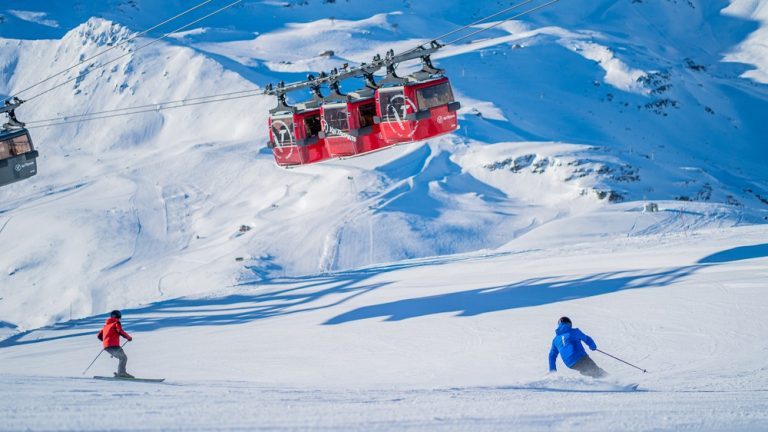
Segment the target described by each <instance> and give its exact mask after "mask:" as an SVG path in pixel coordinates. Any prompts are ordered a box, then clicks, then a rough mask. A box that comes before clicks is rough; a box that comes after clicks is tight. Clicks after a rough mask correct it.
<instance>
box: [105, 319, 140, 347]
mask: <svg viewBox="0 0 768 432" xmlns="http://www.w3.org/2000/svg"><path fill="white" fill-rule="evenodd" d="M120 336H122V337H124V338H126V339H128V340H131V339H133V338H132V337H131V336H130V335H129V334H128V333H126V332H124V331H123V326H121V325H120V320H119V319H117V318H109V319H107V323H106V324H104V327H103V328H102V329H101V331H99V335H98V336H97V337H98V338H99V340H101V341H104V348H109V347H119V346H120Z"/></svg>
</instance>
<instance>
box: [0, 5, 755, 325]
mask: <svg viewBox="0 0 768 432" xmlns="http://www.w3.org/2000/svg"><path fill="white" fill-rule="evenodd" d="M67 3H69V4H67ZM747 3H750V2H745V1H740V2H733V3H732V4H729V3H728V2H672V1H664V2H637V1H635V2H629V1H627V2H609V1H601V2H589V3H588V4H585V3H584V2H573V1H570V2H569V1H564V2H560V3H559V4H556V5H554V6H552V7H551V8H549V9H546V10H544V11H541V12H539V13H534V14H531V15H530V16H527V17H525V20H524V21H511V22H508V23H504V24H503V25H501V26H499V27H498V28H495V29H492V30H490V31H488V32H485V33H482V34H480V35H478V36H477V37H475V38H472V39H469V42H470V43H467V44H456V45H452V46H449V47H448V48H446V49H445V51H444V52H441V53H439V55H437V56H436V58H437V59H438V64H439V65H440V66H441V67H443V68H445V69H446V70H447V71H448V74H449V76H450V77H451V78H452V80H453V84H454V87H455V90H456V93H457V94H458V95H459V98H460V100H461V101H462V103H463V106H464V108H463V110H462V123H461V130H460V131H459V132H458V133H457V134H455V135H453V136H449V137H447V138H443V139H438V140H433V141H431V142H428V143H425V144H416V145H410V146H406V147H402V148H400V149H397V150H393V151H389V152H385V153H383V154H380V155H376V156H370V157H365V158H359V159H355V160H351V161H343V162H331V163H327V164H323V165H319V166H315V167H307V168H302V169H298V170H292V171H285V170H282V169H278V168H277V167H275V166H274V164H273V162H272V160H271V156H270V154H269V151H268V150H267V149H266V148H265V141H266V115H267V110H268V109H269V108H270V107H271V105H272V103H273V101H271V100H270V99H269V98H268V97H264V96H260V97H253V98H248V99H239V100H233V101H229V102H226V103H220V104H211V105H198V106H190V107H184V108H178V109H174V110H169V111H162V112H152V113H148V114H140V115H134V116H126V117H115V118H109V119H103V120H98V121H92V122H83V123H77V124H74V125H66V126H60V127H48V128H37V129H34V128H33V129H32V133H33V137H34V139H35V141H36V143H37V146H38V148H39V149H40V151H41V154H42V157H41V158H40V160H39V164H40V174H39V175H38V176H37V177H35V178H34V179H32V180H30V181H28V182H25V183H22V184H17V185H14V186H13V187H9V188H4V190H3V191H0V203H1V204H0V205H1V206H2V208H0V211H2V213H1V215H0V217H2V226H3V231H2V236H3V239H4V241H6V242H7V243H9V244H14V245H15V246H14V247H13V248H10V249H6V250H4V251H3V252H1V253H0V254H2V255H0V257H1V261H2V267H3V269H4V270H5V271H3V272H2V273H0V278H1V279H2V283H1V284H0V290H1V292H0V296H2V297H3V298H4V301H3V303H2V305H0V311H1V312H2V314H1V315H2V316H3V318H4V319H5V320H6V321H9V322H12V323H16V324H20V325H23V326H24V327H25V328H26V327H29V326H32V327H34V326H38V325H42V324H46V323H50V322H52V321H58V320H61V319H64V318H69V317H70V312H71V314H72V316H73V317H76V316H85V315H89V314H92V313H96V312H102V311H105V310H107V309H109V308H110V307H111V306H113V305H121V306H127V305H137V304H141V303H143V302H147V301H153V300H158V299H161V298H167V297H172V296H177V295H183V294H192V293H202V292H207V291H209V290H211V289H213V288H215V287H219V286H227V285H232V284H236V283H239V282H242V281H248V280H252V279H254V278H262V277H265V276H269V275H273V276H274V275H278V276H285V275H299V274H311V273H316V272H323V271H331V270H337V269H345V268H354V267H359V266H361V265H371V264H375V263H381V262H389V261H396V260H399V259H403V258H414V257H423V256H432V255H443V254H451V253H460V252H467V251H472V250H479V249H484V248H495V247H498V246H500V245H502V244H504V243H507V242H509V241H511V240H513V239H515V238H516V237H519V236H520V235H523V234H526V233H531V232H532V231H534V232H535V231H536V230H537V229H538V228H539V227H541V226H544V225H546V224H548V223H551V222H553V221H557V220H563V219H568V218H571V217H573V216H578V215H581V214H585V213H586V214H589V213H590V212H592V211H596V210H599V209H605V208H606V206H610V204H611V203H618V202H624V203H633V202H634V203H636V204H634V205H631V206H629V207H626V208H632V209H635V208H638V207H640V206H642V202H641V201H644V200H654V201H661V202H662V208H663V209H669V210H670V211H672V210H674V211H675V213H669V212H666V213H665V212H662V213H661V215H660V216H659V218H661V220H664V219H665V217H667V216H668V217H671V218H673V219H674V218H676V217H677V215H678V214H679V212H680V211H683V212H685V211H686V209H692V208H694V207H695V208H696V210H694V212H695V213H696V215H695V216H692V221H691V222H690V224H693V225H695V226H702V227H703V226H711V225H712V224H715V225H716V226H722V225H734V224H739V223H755V222H761V221H762V219H764V218H765V215H766V214H768V212H767V210H768V204H766V201H767V200H768V187H766V171H765V170H764V163H765V161H766V160H768V158H766V156H767V155H768V153H767V152H768V150H767V149H766V146H765V144H764V141H765V139H764V137H766V136H768V126H766V124H765V122H764V121H763V118H762V117H763V116H762V113H764V112H765V108H766V98H767V97H768V93H767V92H766V89H767V87H766V86H765V83H764V82H763V81H764V80H763V77H764V75H762V74H763V73H764V71H765V70H766V68H768V66H766V64H765V57H764V56H762V55H761V52H760V51H759V50H760V49H761V48H760V44H759V43H757V42H755V40H754V39H755V37H754V35H755V33H758V34H759V33H760V32H761V31H763V30H761V29H762V27H759V26H758V23H759V22H760V21H755V20H759V19H763V18H765V12H764V7H762V6H761V5H760V3H759V2H752V3H753V4H751V6H752V7H750V4H747ZM32 6H33V4H30V5H29V7H28V9H30V10H24V11H22V10H17V9H8V10H6V11H5V12H3V17H4V18H3V24H2V25H0V34H1V35H2V36H3V37H4V38H5V39H3V40H2V42H1V45H0V47H1V48H0V49H1V50H2V51H1V53H2V54H1V55H0V59H1V60H0V61H2V62H3V67H2V74H3V75H2V76H3V79H2V80H0V86H2V87H1V88H0V92H1V93H3V94H14V93H15V92H17V91H18V90H20V89H24V88H26V87H27V86H29V85H30V84H33V83H35V82H38V81H39V80H41V79H43V78H45V77H47V76H48V75H50V74H51V73H54V72H58V71H59V70H62V69H65V68H66V67H68V66H70V65H72V64H74V63H76V62H77V61H79V60H81V59H83V58H87V57H90V56H92V55H93V54H95V53H97V52H99V51H101V50H103V49H105V48H106V47H109V46H111V45H110V44H115V43H118V42H119V41H122V40H125V39H126V38H128V37H130V35H131V34H132V33H131V32H132V31H134V32H135V31H139V30H141V29H143V28H148V27H149V26H151V25H153V24H154V23H156V22H157V21H158V17H166V16H171V15H173V13H175V12H177V11H179V10H181V9H183V7H182V5H181V3H180V2H172V1H169V2H158V1H153V2H148V1H146V2H145V1H121V2H107V3H106V4H105V3H104V2H96V1H90V2H89V1H72V2H60V3H59V4H58V5H57V6H50V5H46V6H45V7H44V6H43V5H42V4H41V5H40V7H38V8H37V9H35V8H33V7H32ZM500 6H503V5H501V4H495V3H494V4H485V3H481V4H469V3H466V2H458V1H456V2H434V1H424V2H407V1H406V2H397V1H395V2H382V3H380V4H378V3H377V4H370V3H368V2H356V1H345V2H335V3H334V2H320V1H315V2H312V1H306V2H282V3H281V2H266V3H265V2H243V3H242V4H240V5H238V6H236V7H235V8H232V9H231V10H229V11H225V12H224V13H222V14H219V15H217V16H215V17H212V18H210V19H208V20H205V21H203V22H202V23H201V24H200V25H201V26H194V27H192V28H188V29H185V30H184V31H181V32H179V33H176V34H174V35H173V37H172V38H169V39H166V40H165V41H163V42H160V43H157V44H153V45H151V46H149V47H148V48H145V49H142V50H140V51H138V52H136V53H131V52H129V51H130V50H132V49H135V48H136V47H140V46H142V45H143V44H145V43H146V42H148V41H150V40H151V39H147V38H148V37H150V36H149V35H148V36H147V38H140V39H137V40H135V41H132V42H131V43H129V44H128V45H123V46H118V47H117V49H115V50H113V51H114V53H109V54H107V55H105V56H103V57H99V58H97V59H96V60H95V62H97V63H98V62H108V61H110V59H112V58H115V57H117V56H122V55H124V54H126V53H127V54H128V55H126V56H125V57H124V58H121V59H119V60H117V61H115V62H113V63H110V64H109V65H107V67H105V68H102V69H98V70H96V71H95V72H94V73H92V74H90V75H88V76H86V77H84V78H82V79H78V80H75V81H74V82H73V83H70V84H68V85H65V86H63V87H61V88H58V89H55V90H54V91H52V92H50V93H47V94H45V95H43V96H42V97H40V98H37V99H34V100H32V101H30V102H29V103H28V104H26V105H24V106H23V107H22V108H21V109H20V110H19V115H20V116H21V118H22V119H24V120H27V121H37V120H44V119H48V118H56V117H60V116H66V115H75V114H80V113H87V112H94V111H102V110H108V109H114V108H122V107H131V106H137V105H146V104H152V103H158V102H163V101H168V100H177V99H185V98H191V97H197V96H206V95H211V94H218V93H226V92H231V91H238V90H243V89H249V88H256V87H260V86H263V85H265V84H266V83H268V82H275V81H277V80H278V79H285V80H296V79H301V78H302V77H303V74H305V73H307V72H316V71H318V70H321V69H325V70H327V69H329V68H331V67H333V66H339V65H340V64H341V63H344V62H350V63H353V64H354V63H357V62H362V61H367V60H368V59H370V58H371V57H372V56H373V55H374V54H375V53H382V52H384V51H385V50H386V49H388V48H394V49H396V50H400V49H404V48H406V47H410V46H413V45H415V44H416V43H419V42H421V41H423V40H425V39H428V38H431V37H434V36H435V35H438V34H442V33H444V32H446V31H448V30H451V29H454V28H456V27H457V26H459V25H462V24H465V23H467V21H470V20H472V19H476V18H478V17H481V16H484V15H487V14H489V13H491V12H493V11H494V10H497V9H498V8H499V7H500ZM211 7H213V5H211ZM33 9H34V10H33ZM204 12H209V11H208V10H203V11H200V12H199V14H200V15H202V14H203V13H204ZM185 18H187V17H185ZM193 18H196V16H190V17H189V18H188V19H187V21H186V22H189V21H191V20H192V19H193ZM184 22H185V21H184V20H179V22H178V23H176V22H174V23H171V24H168V25H167V26H165V27H163V28H161V29H158V30H156V31H155V33H156V34H153V35H152V36H157V35H160V34H162V31H169V30H172V29H174V28H179V27H181V26H182V24H184ZM758 39H759V38H758ZM329 50H330V51H333V53H334V55H333V56H331V57H330V58H329V57H328V56H319V54H320V53H322V52H326V51H329ZM736 60H738V61H739V63H735V61H736ZM81 69H82V67H81V68H77V69H75V70H73V71H71V72H69V73H68V74H66V75H65V77H67V78H69V77H74V76H76V75H77V74H78V73H79V72H80V70H81ZM53 82H56V80H53ZM46 85H48V84H46ZM46 85H43V86H41V88H40V90H43V89H45V88H46ZM353 85H354V83H351V84H348V86H353ZM347 89H348V90H349V88H347ZM37 91H38V89H33V90H31V91H30V92H28V93H27V95H31V94H35V92H37ZM22 96H25V95H24V94H23V95H22ZM33 125H34V124H33ZM675 200H676V201H675ZM694 201H695V202H702V203H710V204H712V205H707V206H693V205H692V204H690V203H691V202H694ZM622 209H625V208H622ZM623 211H624V210H618V209H617V213H622V212H623ZM652 225H653V228H652V229H651V230H650V231H653V232H658V231H664V230H667V229H672V230H676V229H677V228H678V227H677V226H675V225H672V228H669V227H670V226H669V225H667V224H664V223H658V221H655V222H654V223H653V224H652ZM241 227H242V231H241ZM630 227H631V224H630V225H628V226H622V227H621V228H618V230H619V231H623V230H629V228H630ZM246 230H247V231H246ZM572 230H575V231H578V230H580V227H579V226H578V224H577V225H574V226H573V227H572ZM638 232H645V231H642V230H641V231H638ZM201 264H204V265H201ZM29 287H34V289H32V288H29ZM41 293H45V295H46V296H48V297H51V298H56V301H51V302H45V303H39V302H32V303H30V301H31V299H34V298H36V297H37V296H39V295H40V294H41ZM20 305H28V307H29V308H31V309H27V310H24V312H21V309H20V308H19V306H20Z"/></svg>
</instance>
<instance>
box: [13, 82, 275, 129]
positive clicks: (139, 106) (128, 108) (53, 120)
mask: <svg viewBox="0 0 768 432" xmlns="http://www.w3.org/2000/svg"><path fill="white" fill-rule="evenodd" d="M257 91H258V92H261V93H259V94H256V95H253V96H258V95H261V94H264V93H263V91H262V90H260V89H251V90H241V91H236V92H229V93H220V94H215V95H209V96H200V97H195V98H189V99H177V100H172V101H165V102H157V103H153V104H146V105H138V106H132V107H124V108H115V109H111V110H105V111H96V112H91V113H83V114H76V115H69V116H62V117H53V118H49V119H44V120H32V121H28V122H25V124H29V125H35V124H39V123H50V122H57V121H64V120H72V119H76V118H82V117H91V116H97V115H102V114H110V113H116V112H123V111H133V110H138V109H142V108H155V109H157V107H162V106H164V105H170V104H176V103H179V104H185V103H187V102H194V101H199V100H205V99H212V98H220V97H224V96H232V95H239V94H244V93H253V92H257Z"/></svg>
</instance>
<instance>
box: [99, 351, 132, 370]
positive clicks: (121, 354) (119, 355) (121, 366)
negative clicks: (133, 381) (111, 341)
mask: <svg viewBox="0 0 768 432" xmlns="http://www.w3.org/2000/svg"><path fill="white" fill-rule="evenodd" d="M104 351H106V352H108V353H109V355H111V356H112V357H114V358H116V359H118V360H120V363H118V364H117V373H118V374H124V373H126V372H125V366H126V365H127V364H128V356H127V355H125V351H123V349H122V348H121V347H109V348H104Z"/></svg>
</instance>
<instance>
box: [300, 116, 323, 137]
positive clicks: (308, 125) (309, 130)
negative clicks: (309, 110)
mask: <svg viewBox="0 0 768 432" xmlns="http://www.w3.org/2000/svg"><path fill="white" fill-rule="evenodd" d="M321 130H323V126H322V125H321V124H320V114H315V115H312V116H309V117H305V118H304V131H305V132H306V134H307V135H306V137H307V138H309V137H313V136H317V134H319V133H320V131H321Z"/></svg>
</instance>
